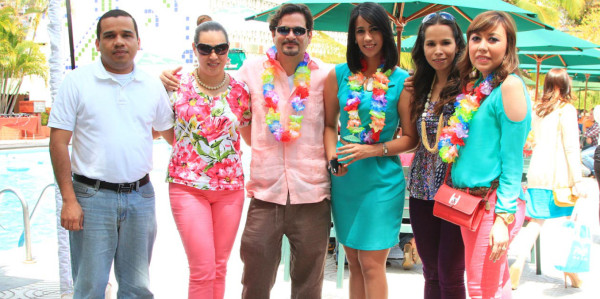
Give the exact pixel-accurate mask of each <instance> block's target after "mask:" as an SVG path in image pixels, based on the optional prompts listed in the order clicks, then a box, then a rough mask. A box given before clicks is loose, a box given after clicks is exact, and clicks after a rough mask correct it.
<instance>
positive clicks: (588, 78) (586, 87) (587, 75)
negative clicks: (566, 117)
mask: <svg viewBox="0 0 600 299" xmlns="http://www.w3.org/2000/svg"><path fill="white" fill-rule="evenodd" d="M588 80H590V74H585V95H584V96H585V104H586V105H587V89H588Z"/></svg>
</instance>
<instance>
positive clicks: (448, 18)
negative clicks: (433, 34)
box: [421, 12, 456, 24]
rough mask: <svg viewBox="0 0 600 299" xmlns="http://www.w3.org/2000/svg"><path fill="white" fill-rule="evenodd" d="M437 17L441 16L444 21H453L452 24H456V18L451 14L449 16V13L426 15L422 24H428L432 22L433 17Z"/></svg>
mask: <svg viewBox="0 0 600 299" xmlns="http://www.w3.org/2000/svg"><path fill="white" fill-rule="evenodd" d="M436 15H439V16H440V18H442V19H444V20H446V21H451V22H455V21H456V19H455V18H454V16H453V15H451V14H449V13H447V12H434V13H430V14H428V15H426V16H425V17H424V18H423V21H422V22H421V24H423V23H427V22H429V21H431V19H433V17H435V16H436Z"/></svg>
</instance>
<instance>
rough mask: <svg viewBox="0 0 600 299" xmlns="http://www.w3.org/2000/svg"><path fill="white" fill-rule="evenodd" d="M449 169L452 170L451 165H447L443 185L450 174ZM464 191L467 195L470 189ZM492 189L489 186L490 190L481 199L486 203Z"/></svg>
mask: <svg viewBox="0 0 600 299" xmlns="http://www.w3.org/2000/svg"><path fill="white" fill-rule="evenodd" d="M451 168H452V163H449V164H448V167H447V168H446V175H445V176H444V184H446V182H447V180H448V175H449V174H450V169H451ZM446 185H447V184H446ZM465 189H467V193H469V189H471V188H469V187H467V188H465ZM492 189H494V188H492V187H491V186H490V188H488V191H487V193H486V194H485V197H484V198H483V199H485V200H486V201H487V198H488V196H490V192H492Z"/></svg>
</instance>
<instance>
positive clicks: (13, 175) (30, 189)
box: [0, 148, 56, 250]
mask: <svg viewBox="0 0 600 299" xmlns="http://www.w3.org/2000/svg"><path fill="white" fill-rule="evenodd" d="M52 183H54V177H53V174H52V165H51V164H50V154H49V153H48V148H37V149H19V150H6V151H0V190H3V189H6V188H10V189H13V190H15V191H17V192H19V193H20V194H21V196H23V198H24V199H25V200H26V201H27V204H28V205H29V213H30V214H31V212H32V211H33V207H34V206H35V203H36V200H37V199H38V197H39V196H40V193H41V192H42V190H43V189H44V187H46V186H47V185H48V184H52ZM55 209H56V204H55V200H54V188H49V189H48V190H47V191H46V193H45V194H44V196H43V197H42V198H41V199H40V203H39V205H38V207H37V209H36V211H35V214H34V215H33V217H31V221H30V222H31V242H32V244H35V243H40V242H42V241H44V240H46V239H48V238H52V237H54V238H56V216H55V215H56V214H55ZM22 211H23V210H22V208H21V202H20V201H19V200H18V199H17V197H16V196H15V195H14V194H12V193H3V194H1V195H0V226H1V227H0V250H7V249H12V248H16V247H17V245H18V242H19V237H20V236H21V234H22V233H23V212H22Z"/></svg>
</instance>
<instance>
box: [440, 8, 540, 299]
mask: <svg viewBox="0 0 600 299" xmlns="http://www.w3.org/2000/svg"><path fill="white" fill-rule="evenodd" d="M515 29H516V28H515V23H514V21H513V19H512V18H511V17H510V15H508V14H506V13H504V12H498V11H488V12H485V13H482V14H480V15H478V16H477V17H476V18H475V19H474V20H473V22H472V23H471V25H469V28H468V29H467V41H468V44H467V51H466V52H465V54H464V55H463V56H461V58H460V59H459V61H458V69H459V71H460V78H461V80H460V82H461V84H460V87H461V90H462V92H463V93H462V94H461V95H459V96H457V97H456V99H457V103H456V104H457V106H456V108H455V112H454V113H453V115H452V117H451V118H450V125H449V126H447V127H445V128H444V129H443V131H442V134H441V136H440V144H439V145H440V149H439V154H440V156H441V158H442V160H443V161H444V162H446V163H453V164H452V171H451V176H452V182H451V183H452V184H453V185H454V188H456V189H461V190H463V191H465V192H468V193H470V194H472V195H475V196H481V197H486V199H487V202H486V204H485V210H484V216H483V219H482V220H481V223H480V225H479V228H478V229H477V230H475V231H471V230H469V229H467V228H464V227H461V233H462V239H463V243H464V246H465V268H466V272H467V288H468V291H469V297H471V298H511V286H510V281H509V272H508V261H507V258H506V252H507V250H508V246H509V243H510V241H511V240H512V238H513V237H514V236H515V235H516V233H517V232H518V230H519V229H520V228H521V225H522V224H523V220H524V212H525V202H524V201H523V200H521V199H523V198H524V194H523V189H522V188H521V177H522V173H523V146H524V145H525V140H526V138H527V134H528V133H529V130H530V127H531V102H530V100H529V94H528V92H527V89H526V87H525V83H524V82H523V80H522V79H521V78H520V77H519V76H518V72H519V69H518V66H519V60H518V58H517V49H516V34H515ZM466 136H468V138H467V137H466ZM490 188H491V190H490ZM488 192H489V196H487V195H486V194H488Z"/></svg>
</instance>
